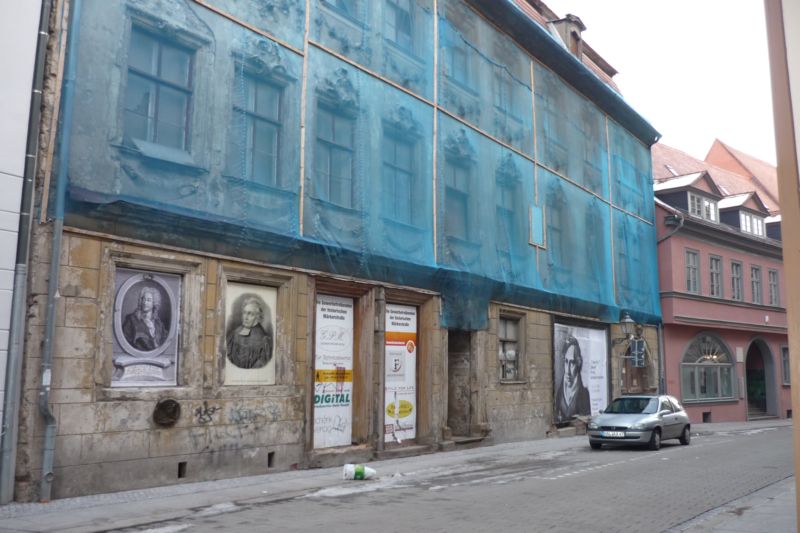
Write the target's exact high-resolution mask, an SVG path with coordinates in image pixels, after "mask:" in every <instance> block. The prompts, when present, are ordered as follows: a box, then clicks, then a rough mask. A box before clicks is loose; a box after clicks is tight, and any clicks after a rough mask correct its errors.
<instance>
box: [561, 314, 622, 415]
mask: <svg viewBox="0 0 800 533" xmlns="http://www.w3.org/2000/svg"><path fill="white" fill-rule="evenodd" d="M553 344H554V346H553V348H554V350H553V351H554V364H553V378H554V387H553V390H554V391H555V398H554V404H555V410H554V413H555V415H554V418H555V421H556V422H566V421H568V420H570V419H572V418H573V417H575V416H578V415H580V416H587V415H596V414H597V413H598V412H600V409H605V408H606V405H608V342H607V334H606V330H605V329H596V328H585V327H578V326H572V325H568V324H558V323H556V324H555V325H554V327H553Z"/></svg>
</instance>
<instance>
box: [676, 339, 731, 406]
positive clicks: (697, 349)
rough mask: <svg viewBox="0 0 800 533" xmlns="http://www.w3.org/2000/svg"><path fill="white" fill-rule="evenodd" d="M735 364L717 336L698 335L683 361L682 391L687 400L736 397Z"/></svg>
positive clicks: (685, 400)
mask: <svg viewBox="0 0 800 533" xmlns="http://www.w3.org/2000/svg"><path fill="white" fill-rule="evenodd" d="M734 379H735V374H734V364H733V359H732V358H731V356H730V353H729V352H728V350H727V349H726V348H725V346H724V345H723V344H722V342H720V341H719V339H717V338H716V337H714V336H712V335H709V334H701V335H698V336H697V337H695V338H694V339H693V340H692V342H691V344H689V348H688V349H687V350H686V353H685V354H684V356H683V360H682V361H681V393H682V397H683V401H684V402H697V401H711V400H726V399H732V398H733V397H734Z"/></svg>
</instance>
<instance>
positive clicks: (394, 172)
mask: <svg viewBox="0 0 800 533" xmlns="http://www.w3.org/2000/svg"><path fill="white" fill-rule="evenodd" d="M414 152H415V150H414V143H413V141H412V140H411V139H408V138H405V137H403V136H402V135H399V134H394V133H392V132H391V131H389V130H384V132H383V190H384V203H383V206H384V213H385V215H386V216H388V217H389V218H391V219H392V220H396V221H398V222H403V223H404V224H414V223H415V220H414V207H415V206H414V183H415V179H414V160H415V158H414Z"/></svg>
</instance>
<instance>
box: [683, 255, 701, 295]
mask: <svg viewBox="0 0 800 533" xmlns="http://www.w3.org/2000/svg"><path fill="white" fill-rule="evenodd" d="M698 264H699V257H698V253H697V252H695V251H693V250H686V292H691V293H695V294H697V293H699V292H700V287H699V280H698V275H697V267H698Z"/></svg>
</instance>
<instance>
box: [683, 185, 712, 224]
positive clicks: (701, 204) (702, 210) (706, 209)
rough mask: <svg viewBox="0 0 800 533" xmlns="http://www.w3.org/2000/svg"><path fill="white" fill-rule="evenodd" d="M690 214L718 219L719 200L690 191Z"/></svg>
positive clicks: (707, 218)
mask: <svg viewBox="0 0 800 533" xmlns="http://www.w3.org/2000/svg"><path fill="white" fill-rule="evenodd" d="M689 214H691V215H692V216H695V217H698V218H702V219H705V220H709V221H711V222H716V221H717V202H715V201H714V200H710V199H708V198H705V197H703V196H700V195H698V194H694V193H691V192H690V193H689Z"/></svg>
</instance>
